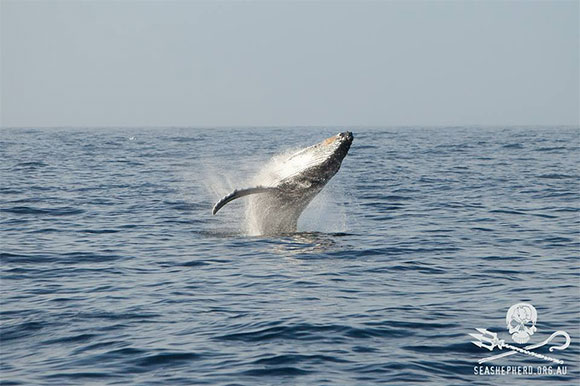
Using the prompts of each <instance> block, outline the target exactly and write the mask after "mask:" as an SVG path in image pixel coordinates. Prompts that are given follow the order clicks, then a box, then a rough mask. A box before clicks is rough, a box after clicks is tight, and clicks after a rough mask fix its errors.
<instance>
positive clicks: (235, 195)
mask: <svg viewBox="0 0 580 386" xmlns="http://www.w3.org/2000/svg"><path fill="white" fill-rule="evenodd" d="M269 192H276V193H278V192H280V189H278V188H268V187H265V186H256V187H254V188H247V189H236V190H234V191H233V192H231V193H230V194H228V195H227V196H225V197H223V198H222V199H221V200H219V201H218V202H216V204H215V205H214V206H213V209H212V211H211V213H212V214H216V213H217V212H218V210H220V209H221V208H222V207H223V206H224V205H225V204H227V203H228V202H230V201H232V200H235V199H236V198H240V197H244V196H248V195H250V194H258V193H269Z"/></svg>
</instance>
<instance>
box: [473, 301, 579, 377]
mask: <svg viewBox="0 0 580 386" xmlns="http://www.w3.org/2000/svg"><path fill="white" fill-rule="evenodd" d="M505 321H506V326H507V329H508V331H509V333H510V334H511V337H512V339H513V341H514V342H515V343H517V344H520V345H523V344H526V343H528V342H529V341H530V340H531V338H532V336H533V335H534V333H536V331H538V329H537V327H536V322H537V321H538V313H537V311H536V309H535V308H534V306H532V305H531V304H529V303H518V304H514V305H513V306H511V307H510V309H509V310H508V312H507V315H506V318H505ZM476 330H477V332H478V333H477V334H476V333H472V334H469V335H471V337H473V338H475V339H476V340H474V341H472V342H471V343H473V344H474V345H476V346H477V347H481V348H484V349H488V350H489V351H494V350H495V349H497V350H499V351H501V353H499V354H497V355H493V356H489V357H485V358H482V359H480V360H479V361H478V363H479V364H480V365H481V364H483V363H486V362H491V361H497V360H498V359H500V358H504V357H508V356H510V355H515V354H523V355H528V356H531V357H534V358H538V359H543V360H545V361H546V362H550V366H538V367H533V366H492V367H490V366H476V367H474V374H476V375H504V374H515V375H552V374H554V375H563V374H566V373H567V369H566V368H565V367H564V368H561V367H560V366H557V368H556V369H554V368H552V365H553V364H555V365H562V364H564V361H563V360H561V359H558V358H555V357H551V356H547V355H543V354H539V353H537V352H535V351H534V350H536V349H538V348H540V347H543V346H545V345H547V344H548V343H550V342H552V340H554V339H555V338H557V337H559V336H562V337H564V338H565V339H566V342H565V343H563V344H561V345H559V346H552V347H550V352H553V351H554V350H565V349H566V348H567V347H568V346H569V345H570V335H568V333H567V332H566V331H556V332H554V333H553V334H552V335H550V336H549V337H548V338H547V339H545V340H543V341H541V342H539V343H534V344H529V345H527V346H523V347H521V346H515V345H512V344H509V343H506V342H505V340H504V339H500V338H499V337H498V334H497V333H496V332H491V331H489V330H487V329H485V328H476ZM536 336H537V335H536Z"/></svg>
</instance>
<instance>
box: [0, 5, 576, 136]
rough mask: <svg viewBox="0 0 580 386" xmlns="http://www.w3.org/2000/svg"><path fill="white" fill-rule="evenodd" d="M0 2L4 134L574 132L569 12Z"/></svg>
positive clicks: (547, 8)
mask: <svg viewBox="0 0 580 386" xmlns="http://www.w3.org/2000/svg"><path fill="white" fill-rule="evenodd" d="M0 1H1V60H0V64H1V70H0V72H1V84H0V87H1V111H0V118H1V120H0V124H1V125H2V126H4V127H12V126H43V127H45V126H253V125H256V126H269V125H278V126H282V125H341V126H344V125H381V126H391V125H461V124H482V125H504V124H505V125H514V124H539V125H541V124H568V125H579V124H580V123H579V120H580V118H579V104H580V102H579V88H580V82H579V72H580V70H579V47H580V38H579V33H580V32H579V1H565V0H562V1H548V2H538V1H518V2H508V1H487V2H477V1H453V2H443V1H416V2H403V1H384V2H378V1H376V2H360V1H357V2H330V1H325V2H322V1H320V2H307V1H301V2H298V1H293V2H281V1H274V2H242V1H239V2H214V1H212V2H199V1H22V0H19V1H14V0H0Z"/></svg>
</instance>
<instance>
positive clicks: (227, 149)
mask: <svg viewBox="0 0 580 386" xmlns="http://www.w3.org/2000/svg"><path fill="white" fill-rule="evenodd" d="M344 130H350V131H352V132H353V133H354V142H353V144H352V147H351V149H350V152H349V154H348V155H347V156H346V158H345V159H344V161H343V164H342V167H341V169H340V171H339V172H338V174H337V175H336V176H335V177H334V178H333V179H332V180H331V182H330V183H329V184H328V185H327V186H326V187H325V189H324V190H323V191H322V192H321V193H320V195H319V196H318V197H317V198H316V199H315V200H314V201H313V202H312V203H311V204H310V206H309V207H308V208H307V209H306V211H305V212H304V214H303V216H302V218H301V219H300V221H299V231H298V232H297V233H294V234H284V235H278V236H267V237H260V236H249V235H248V234H247V232H246V231H245V219H244V213H245V212H244V203H245V201H244V199H243V198H242V199H240V200H237V201H233V202H232V203H230V204H228V205H227V206H226V207H224V208H223V209H222V210H221V211H220V212H219V213H218V214H217V215H215V216H212V214H211V209H212V206H213V204H214V203H215V202H216V201H217V200H218V199H220V198H221V197H222V196H223V195H225V194H227V193H229V192H230V191H231V190H233V189H234V188H240V187H247V186H246V183H247V181H249V180H250V179H251V178H252V176H253V175H255V174H256V173H257V172H258V171H259V170H260V167H261V166H262V165H264V164H265V163H266V162H267V161H268V160H269V159H270V158H271V157H272V156H274V155H276V154H279V153H281V152H284V151H288V150H289V149H296V148H300V147H304V146H309V145H312V144H314V143H317V142H319V141H322V140H323V139H324V138H326V137H328V136H330V135H334V134H336V133H338V132H339V131H344ZM579 134H580V131H579V130H578V128H571V127H507V128H502V127H495V128H486V127H441V128H411V127H401V128H370V127H367V128H356V127H355V128H351V127H296V128H216V129H211V128H206V129H197V128H157V129H153V128H118V129H74V128H62V129H3V130H2V131H0V159H1V160H2V162H1V163H0V180H1V187H0V232H1V233H0V234H1V239H0V245H1V249H0V253H1V255H0V256H1V264H0V268H1V281H0V290H1V298H0V301H1V303H0V315H1V319H0V321H1V333H0V379H1V384H2V385H33V384H34V385H78V384H99V385H100V384H123V385H125V384H143V385H146V384H151V385H152V384H175V385H191V384H212V385H213V384H222V385H234V384H237V385H241V384H244V385H262V384H263V385H268V384H281V385H284V384H285V385H298V384H303V385H314V384H316V385H331V384H332V385H335V384H345V385H346V384H357V385H368V384H418V383H431V384H444V385H451V384H482V385H495V384H526V385H530V384H545V382H546V381H553V382H554V383H557V384H573V383H577V382H578V380H580V367H579V366H580V344H579V342H580V322H579V318H580V264H579V262H580V260H579V257H580V215H579V211H580V197H579V195H580V193H579V192H580V184H579V181H580V180H579V175H580V172H579V165H580V164H579V158H580V152H579V149H580V140H579V139H580V135H579ZM518 303H526V304H528V305H532V306H533V308H534V309H535V310H536V312H537V316H536V317H535V318H534V319H535V320H533V321H528V324H527V325H528V327H530V326H531V325H532V324H534V325H535V332H533V334H532V335H531V336H529V337H528V338H529V343H527V344H521V345H519V344H518V343H515V342H514V341H513V340H512V337H511V336H510V333H509V331H508V329H507V325H506V323H507V322H509V319H510V317H509V315H510V314H509V313H508V310H509V309H510V307H511V306H512V305H515V304H518ZM528 309H529V307H528ZM506 315H507V316H508V320H507V321H506ZM519 315H520V318H522V314H519ZM523 315H524V317H525V312H524V314H523ZM476 328H480V329H487V330H488V331H489V332H490V333H496V334H497V336H498V337H499V339H502V340H504V341H505V343H509V344H511V345H514V346H517V347H524V346H527V345H530V344H535V343H540V342H542V341H544V340H545V339H547V338H548V337H550V335H551V334H552V333H554V332H556V331H564V332H566V333H567V334H569V336H570V338H571V343H570V345H569V347H567V348H565V349H563V350H553V351H550V350H549V349H548V348H549V347H551V346H562V344H563V343H564V342H565V339H564V338H563V335H559V336H557V337H555V338H554V340H553V341H551V342H549V343H547V344H545V345H543V346H541V347H539V348H536V349H533V350H532V349H530V350H529V351H533V352H535V353H537V354H541V355H545V356H549V357H552V358H554V359H556V360H560V361H563V363H561V364H556V362H553V361H549V360H547V359H542V358H538V357H535V356H532V355H530V354H525V353H516V355H511V356H508V357H504V358H501V359H498V360H494V361H491V362H487V363H484V364H478V360H479V359H482V358H485V357H489V356H491V355H495V354H498V353H501V352H507V351H509V349H508V348H505V347H504V348H503V349H500V348H499V347H494V348H493V352H492V351H489V350H488V349H485V348H484V347H478V346H476V345H475V344H473V343H472V341H476V340H477V339H475V338H474V337H472V336H470V335H468V334H469V333H477V331H476V330H475V329H476ZM528 335H529V334H528ZM496 343H497V342H496ZM496 346H497V345H496ZM486 369H487V370H486ZM518 369H519V370H518ZM522 369H525V370H526V374H523V373H522ZM491 371H493V372H494V374H491V373H490V372H491ZM518 371H519V374H518V373H517V372H518ZM514 372H515V373H516V374H513V373H514ZM530 372H531V374H530Z"/></svg>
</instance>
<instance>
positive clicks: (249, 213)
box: [203, 148, 347, 236]
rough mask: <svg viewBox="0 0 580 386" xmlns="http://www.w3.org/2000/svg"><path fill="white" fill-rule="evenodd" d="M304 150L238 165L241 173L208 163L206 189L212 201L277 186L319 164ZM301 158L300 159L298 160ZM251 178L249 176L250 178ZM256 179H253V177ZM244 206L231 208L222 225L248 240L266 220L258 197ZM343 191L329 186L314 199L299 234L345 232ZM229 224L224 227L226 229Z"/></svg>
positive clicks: (300, 223)
mask: <svg viewBox="0 0 580 386" xmlns="http://www.w3.org/2000/svg"><path fill="white" fill-rule="evenodd" d="M301 150H302V148H290V149H286V150H284V151H282V152H280V153H278V154H276V155H274V156H273V157H272V158H270V159H269V160H268V161H266V162H264V161H263V160H262V161H260V160H258V159H253V160H246V161H245V162H244V164H243V165H241V167H240V165H237V167H238V169H241V170H242V171H241V172H239V171H237V170H234V169H233V168H232V167H231V166H226V165H219V164H216V163H215V162H206V163H205V165H206V166H205V167H204V168H203V169H204V173H205V175H206V176H205V178H204V179H203V181H204V183H205V185H206V186H205V188H206V191H207V193H208V195H209V196H210V197H213V201H216V198H217V197H223V196H225V195H226V194H228V193H230V192H232V191H233V190H234V189H240V188H248V187H254V186H266V187H269V186H275V185H276V183H277V182H279V181H280V179H281V178H282V177H284V176H291V175H292V173H293V171H296V170H302V169H303V168H305V167H306V166H307V165H310V164H312V163H313V162H315V161H316V160H315V159H314V158H313V157H312V155H309V154H301V153H300V151H301ZM297 154H298V156H297ZM249 175H250V176H249ZM251 175H253V176H251ZM240 201H241V202H243V205H239V204H238V205H229V206H228V211H229V213H227V214H226V215H225V216H222V221H224V222H225V223H227V225H229V227H231V225H232V224H233V223H235V224H236V225H235V226H236V229H239V232H240V233H242V234H244V235H247V236H259V235H261V231H260V229H261V227H260V221H261V217H262V216H263V214H264V213H263V207H261V202H260V197H259V196H257V195H256V196H249V197H247V198H244V199H242V200H240ZM344 202H345V194H344V189H343V187H341V186H340V185H339V184H336V183H332V184H329V186H326V187H325V188H324V189H322V191H321V192H320V193H319V194H318V195H317V196H316V197H315V198H314V199H313V201H312V202H311V203H310V204H309V205H308V206H307V208H306V209H305V210H304V212H303V213H302V214H301V216H300V218H299V222H298V231H319V232H328V233H333V232H344V231H346V229H347V226H346V211H345V207H344V205H343V203H344ZM225 225H226V224H222V226H225Z"/></svg>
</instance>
